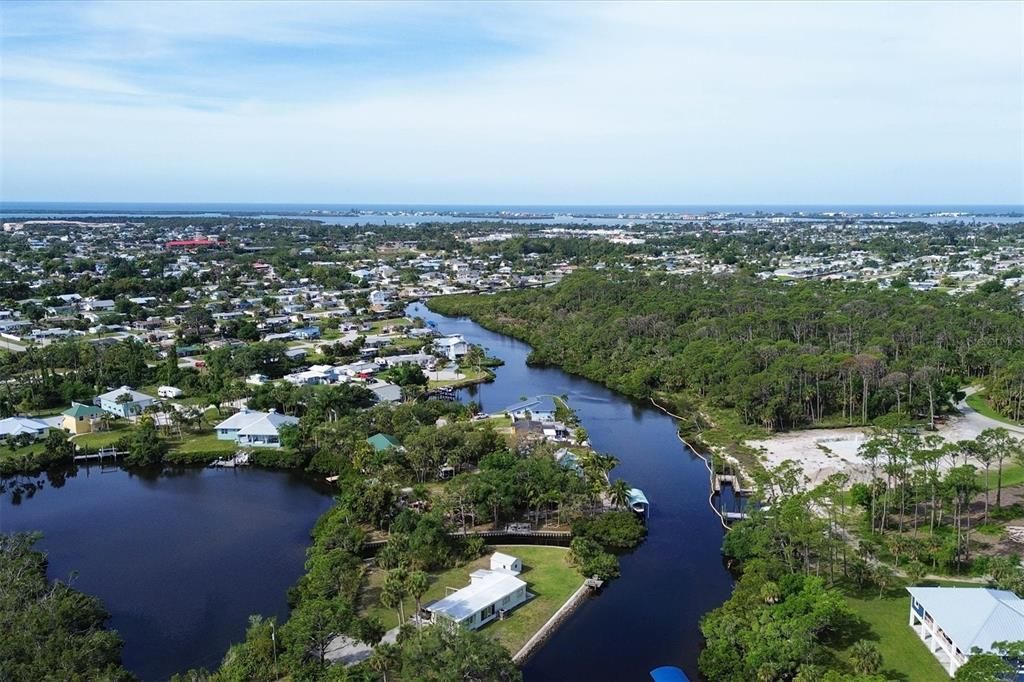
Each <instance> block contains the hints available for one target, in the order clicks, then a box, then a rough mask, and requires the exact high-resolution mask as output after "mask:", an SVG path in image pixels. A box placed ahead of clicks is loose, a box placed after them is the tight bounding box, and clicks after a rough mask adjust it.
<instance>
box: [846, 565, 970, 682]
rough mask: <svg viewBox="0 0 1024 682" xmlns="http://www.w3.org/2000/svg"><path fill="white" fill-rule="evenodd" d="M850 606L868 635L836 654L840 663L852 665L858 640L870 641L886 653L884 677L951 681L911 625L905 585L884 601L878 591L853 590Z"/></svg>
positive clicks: (887, 594) (848, 598) (950, 583)
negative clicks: (852, 652) (850, 663)
mask: <svg viewBox="0 0 1024 682" xmlns="http://www.w3.org/2000/svg"><path fill="white" fill-rule="evenodd" d="M926 584H929V585H936V584H941V585H945V586H960V587H964V586H967V587H978V585H975V584H971V583H958V582H955V581H946V580H944V581H938V582H928V583H926ZM846 603H847V604H848V605H849V607H850V609H851V610H852V611H853V612H854V613H855V614H856V615H857V616H859V617H860V618H861V619H862V620H863V621H864V622H865V624H866V626H867V628H866V632H863V633H858V634H859V635H860V636H858V637H856V638H851V641H847V642H844V646H843V647H842V648H837V649H834V650H833V651H834V653H835V655H836V657H837V658H838V659H839V660H841V661H844V662H848V661H849V649H850V646H852V645H853V643H854V642H855V641H856V640H857V639H867V640H870V641H872V642H874V643H875V644H876V645H877V646H878V649H879V651H880V652H881V653H882V659H883V665H882V674H883V675H885V677H886V678H887V679H891V680H902V681H905V682H932V681H934V680H942V679H948V675H946V673H945V671H944V670H943V669H942V666H941V665H939V662H938V661H937V660H935V657H934V656H932V654H931V653H929V651H928V649H927V647H926V646H925V645H924V643H922V642H921V639H920V638H919V637H918V636H917V633H915V632H914V631H913V630H912V629H911V627H910V626H909V625H908V622H909V620H910V595H909V594H908V593H907V591H906V589H905V588H904V586H903V585H900V586H899V587H894V588H892V589H889V590H886V592H885V594H884V595H883V596H882V597H881V598H879V596H878V591H877V590H874V589H870V588H869V589H868V590H866V591H853V590H849V591H847V592H846Z"/></svg>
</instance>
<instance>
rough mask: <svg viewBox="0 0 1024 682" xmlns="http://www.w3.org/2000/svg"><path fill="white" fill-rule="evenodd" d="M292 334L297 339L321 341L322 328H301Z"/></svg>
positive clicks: (294, 330)
mask: <svg viewBox="0 0 1024 682" xmlns="http://www.w3.org/2000/svg"><path fill="white" fill-rule="evenodd" d="M292 334H294V335H295V338H297V339H319V338H320V327H300V328H299V329H293V330H292Z"/></svg>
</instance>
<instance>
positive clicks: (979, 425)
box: [956, 386, 1024, 436]
mask: <svg viewBox="0 0 1024 682" xmlns="http://www.w3.org/2000/svg"><path fill="white" fill-rule="evenodd" d="M977 392H978V387H977V386H970V387H968V388H965V389H964V393H965V394H966V395H972V394H974V393H977ZM956 408H957V409H958V410H960V414H962V415H963V419H964V420H965V422H966V423H967V424H969V425H970V429H971V430H972V431H974V430H977V432H978V433H981V432H982V431H984V430H985V429H996V428H1003V429H1006V430H1007V431H1009V432H1010V433H1013V434H1015V435H1018V436H1024V426H1014V425H1013V424H1007V423H1006V422H1001V421H999V420H998V419H993V418H992V417H986V416H985V415H983V414H981V413H980V412H978V411H977V410H975V409H974V408H973V407H971V406H970V405H968V404H967V399H966V397H965V398H964V400H961V401H960V402H959V403H957V405H956Z"/></svg>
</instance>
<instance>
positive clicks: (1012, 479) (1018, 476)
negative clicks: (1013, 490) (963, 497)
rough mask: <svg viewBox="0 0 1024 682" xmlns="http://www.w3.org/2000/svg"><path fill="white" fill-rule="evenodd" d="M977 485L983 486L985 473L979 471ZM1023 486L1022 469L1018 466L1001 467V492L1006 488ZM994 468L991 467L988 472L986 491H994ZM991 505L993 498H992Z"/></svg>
mask: <svg viewBox="0 0 1024 682" xmlns="http://www.w3.org/2000/svg"><path fill="white" fill-rule="evenodd" d="M978 483H980V484H981V485H982V486H984V485H985V472H984V471H981V472H980V473H979V474H978ZM1022 484H1024V467H1022V466H1020V465H1018V464H1004V465H1003V490H1005V489H1006V488H1009V487H1012V486H1016V485H1022ZM996 485H997V484H996V468H995V467H994V466H993V467H992V469H991V470H990V471H989V472H988V489H989V490H995V489H996ZM992 502H993V504H994V503H995V498H992Z"/></svg>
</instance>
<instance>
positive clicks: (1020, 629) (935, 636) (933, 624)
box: [907, 587, 1024, 677]
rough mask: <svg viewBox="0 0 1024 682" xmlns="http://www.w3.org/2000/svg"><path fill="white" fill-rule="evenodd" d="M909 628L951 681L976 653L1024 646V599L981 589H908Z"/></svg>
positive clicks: (1006, 593) (1007, 593)
mask: <svg viewBox="0 0 1024 682" xmlns="http://www.w3.org/2000/svg"><path fill="white" fill-rule="evenodd" d="M907 592H909V593H910V627H912V628H913V629H914V632H916V633H917V636H918V637H920V638H921V641H922V642H924V645H925V646H926V647H928V651H930V652H931V653H932V655H933V656H935V658H937V659H938V660H939V663H940V664H942V667H943V668H944V669H945V670H946V672H947V673H949V676H950V677H953V676H954V675H956V671H957V670H958V669H959V668H960V666H962V665H963V664H964V663H966V662H967V659H968V658H970V657H971V654H972V653H973V652H974V649H975V647H977V649H979V650H980V651H982V652H988V651H991V650H992V645H993V644H994V643H995V642H1019V641H1022V640H1024V599H1021V598H1020V597H1018V596H1017V595H1016V594H1014V593H1013V592H1008V591H1006V590H993V589H988V588H981V587H908V588H907Z"/></svg>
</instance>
